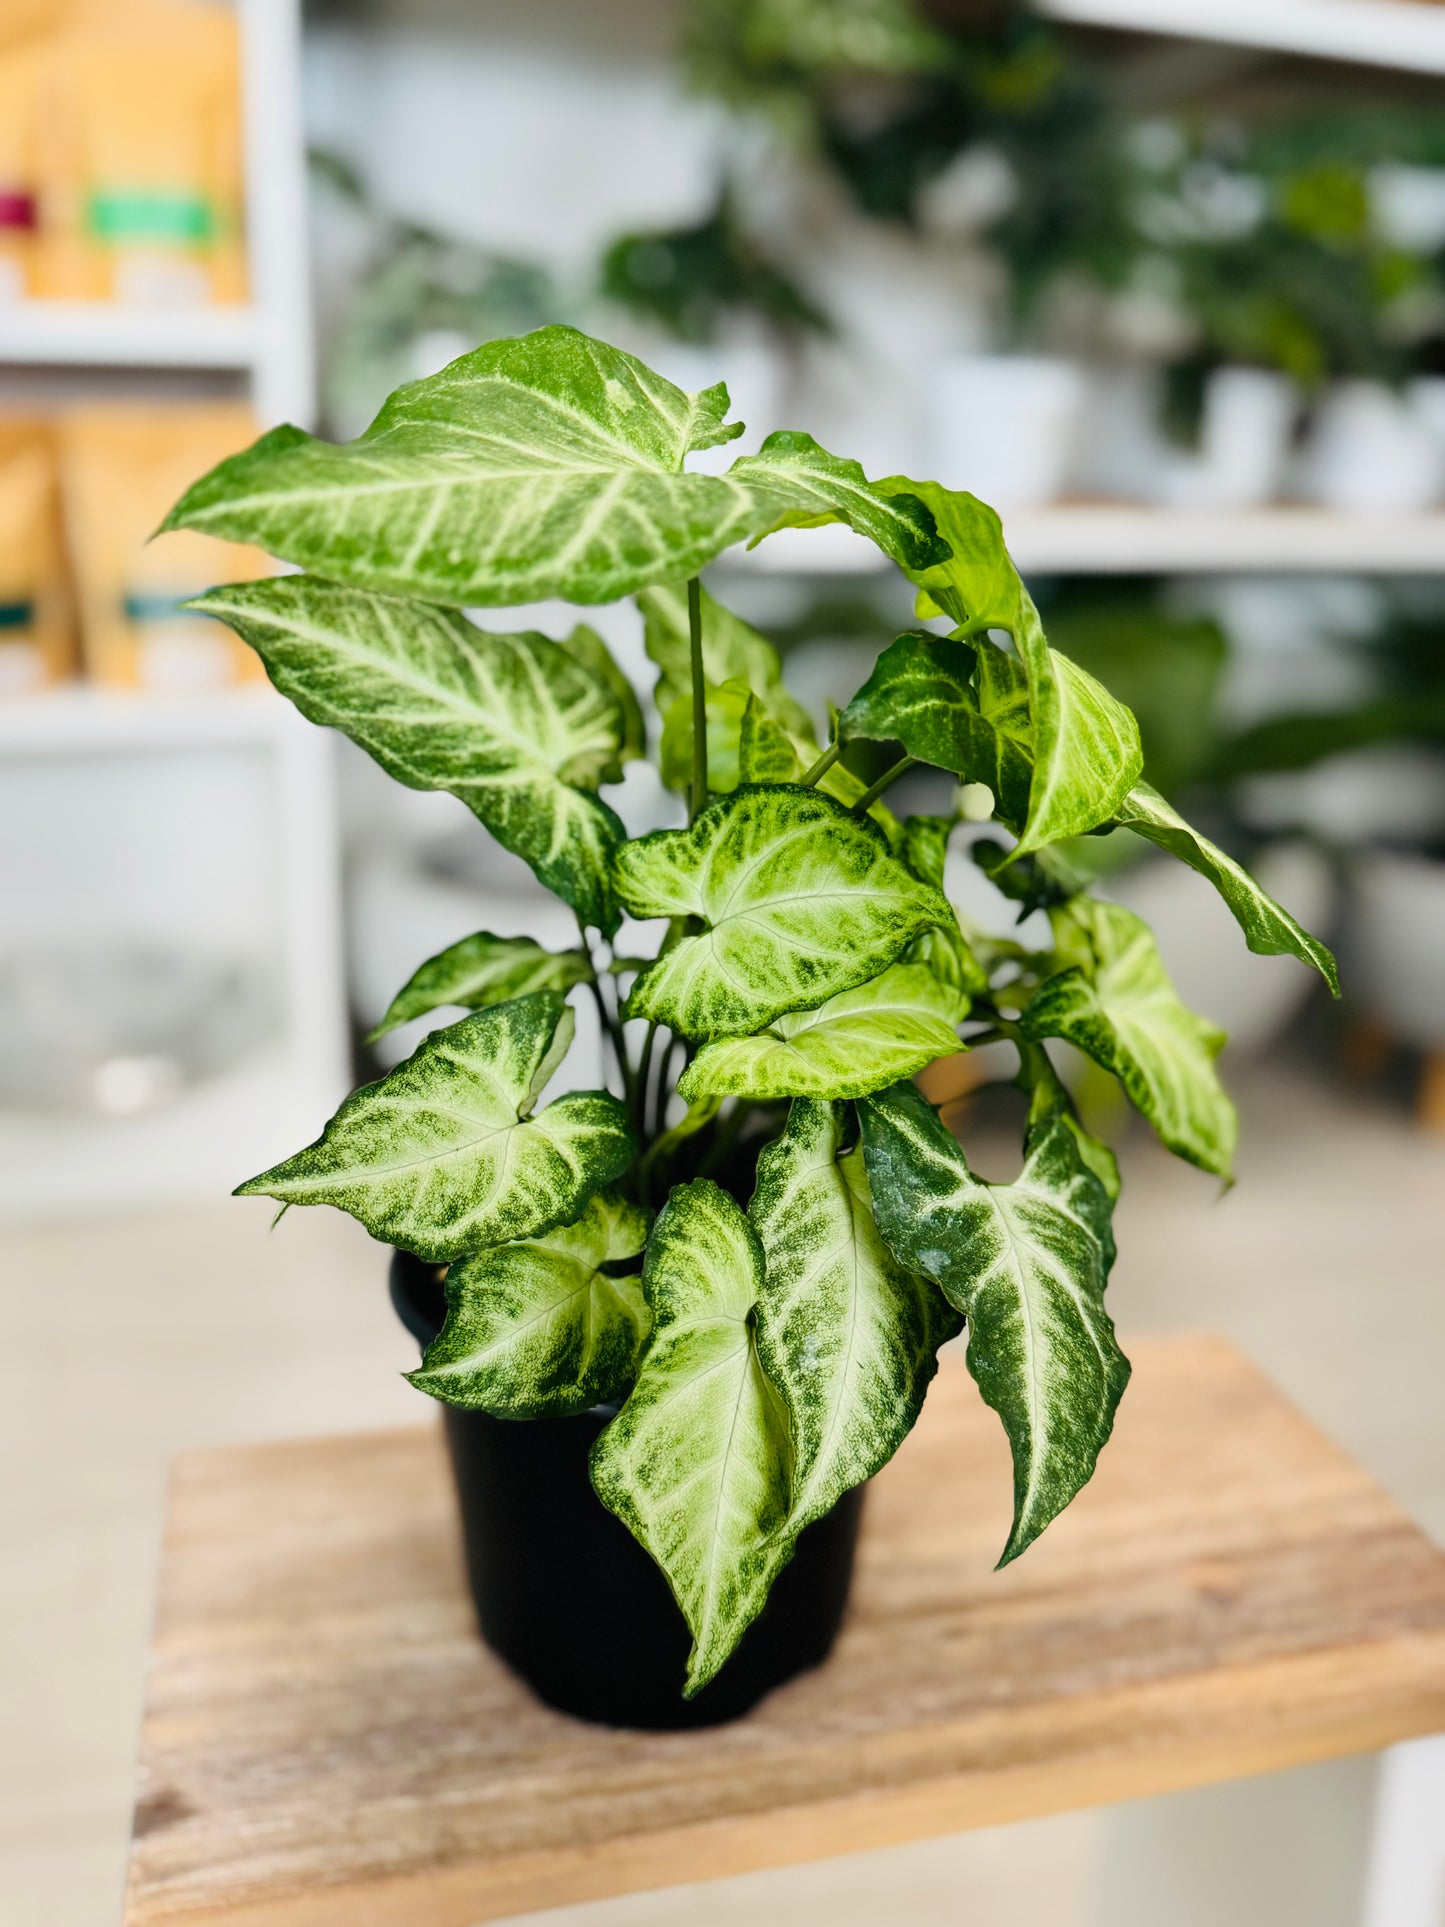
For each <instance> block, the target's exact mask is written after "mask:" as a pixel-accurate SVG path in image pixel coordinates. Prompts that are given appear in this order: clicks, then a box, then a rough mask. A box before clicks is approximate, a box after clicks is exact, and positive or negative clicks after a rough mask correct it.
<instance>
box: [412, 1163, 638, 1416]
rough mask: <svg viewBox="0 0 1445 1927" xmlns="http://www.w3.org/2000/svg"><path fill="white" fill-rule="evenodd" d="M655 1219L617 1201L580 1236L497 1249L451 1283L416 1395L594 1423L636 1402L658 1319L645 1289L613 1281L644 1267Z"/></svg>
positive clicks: (603, 1197) (453, 1275)
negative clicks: (613, 1408)
mask: <svg viewBox="0 0 1445 1927" xmlns="http://www.w3.org/2000/svg"><path fill="white" fill-rule="evenodd" d="M647 1226H648V1217H647V1213H646V1212H645V1211H641V1210H639V1209H638V1207H637V1206H636V1205H633V1204H628V1203H627V1202H626V1201H625V1200H624V1199H623V1198H621V1197H619V1196H618V1194H617V1193H616V1192H615V1191H603V1192H600V1193H599V1194H598V1196H596V1197H595V1198H593V1199H592V1201H591V1203H590V1204H589V1205H588V1206H587V1209H586V1210H585V1211H584V1212H583V1213H582V1216H581V1217H580V1218H579V1219H578V1220H577V1222H576V1223H575V1224H569V1225H564V1226H562V1227H560V1228H559V1229H558V1230H556V1231H549V1232H547V1233H546V1234H545V1235H544V1236H543V1237H540V1238H525V1239H521V1240H519V1241H518V1242H517V1243H515V1244H505V1245H497V1246H496V1247H495V1248H494V1249H493V1250H491V1251H479V1252H477V1253H476V1254H475V1255H474V1256H473V1257H470V1258H464V1259H463V1260H462V1261H461V1263H460V1264H455V1265H453V1266H452V1267H451V1269H450V1270H449V1271H448V1272H447V1285H446V1290H447V1317H446V1323H445V1324H444V1325H443V1326H442V1329H441V1331H440V1332H439V1333H438V1335H437V1337H436V1338H435V1339H434V1340H433V1341H432V1343H431V1344H430V1345H429V1346H428V1347H427V1353H426V1357H425V1358H424V1359H423V1360H422V1364H421V1369H420V1370H419V1371H415V1372H409V1373H408V1374H407V1376H408V1377H409V1378H410V1380H411V1382H412V1384H413V1385H416V1386H419V1387H420V1388H421V1390H422V1391H424V1392H430V1393H431V1394H432V1396H433V1397H434V1398H440V1399H445V1400H446V1402H447V1403H448V1404H449V1405H462V1406H466V1407H468V1408H473V1409H480V1410H482V1411H486V1412H495V1413H496V1414H497V1415H498V1416H499V1417H501V1418H543V1417H547V1416H554V1417H555V1416H561V1415H564V1414H567V1413H571V1412H585V1411H587V1410H588V1409H589V1408H590V1407H591V1406H593V1405H603V1404H608V1403H610V1402H611V1401H613V1400H615V1399H621V1398H625V1397H626V1396H627V1393H628V1392H629V1390H630V1389H631V1387H632V1382H633V1380H634V1378H635V1377H636V1374H637V1358H638V1353H639V1351H640V1350H641V1347H642V1344H643V1342H644V1340H645V1339H646V1337H647V1332H648V1328H649V1326H650V1325H651V1322H652V1320H651V1314H650V1313H649V1312H648V1309H647V1304H646V1301H645V1300H644V1298H643V1296H642V1281H641V1279H640V1278H637V1277H621V1278H613V1277H609V1276H608V1274H607V1273H606V1272H605V1271H603V1269H602V1267H603V1265H605V1264H613V1263H617V1262H620V1261H621V1260H624V1259H627V1258H634V1257H636V1255H637V1253H638V1252H639V1251H641V1249H642V1247H643V1245H644V1244H645V1243H646V1241H647Z"/></svg>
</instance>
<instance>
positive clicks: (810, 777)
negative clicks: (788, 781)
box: [798, 743, 843, 790]
mask: <svg viewBox="0 0 1445 1927" xmlns="http://www.w3.org/2000/svg"><path fill="white" fill-rule="evenodd" d="M842 754H843V745H842V744H841V743H829V745H828V747H827V748H826V749H825V750H824V751H823V754H822V755H821V756H820V757H819V758H818V760H817V762H816V763H814V765H813V767H812V768H811V769H810V770H808V771H806V772H805V774H803V775H802V776H800V777H799V778H798V787H799V788H800V789H805V790H810V789H811V788H812V787H813V785H814V783H817V782H821V780H822V779H823V777H825V776H826V775H827V774H828V771H829V770H830V769H831V768H832V767H833V765H834V763H836V762H837V760H838V758H839V757H840V756H841V755H842Z"/></svg>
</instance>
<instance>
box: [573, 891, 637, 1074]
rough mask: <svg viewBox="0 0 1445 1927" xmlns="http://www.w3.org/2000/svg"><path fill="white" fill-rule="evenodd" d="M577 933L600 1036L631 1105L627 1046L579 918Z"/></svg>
mask: <svg viewBox="0 0 1445 1927" xmlns="http://www.w3.org/2000/svg"><path fill="white" fill-rule="evenodd" d="M577 931H578V935H579V936H580V937H581V939H582V948H583V950H585V951H586V953H587V961H588V963H589V964H591V966H592V974H591V976H590V977H588V979H587V988H588V989H589V990H590V991H591V992H592V1001H593V1002H594V1003H595V1004H596V1006H597V1018H598V1022H599V1023H600V1024H601V1026H602V1035H603V1037H604V1038H606V1040H607V1041H608V1043H610V1044H611V1046H612V1054H613V1056H614V1057H615V1058H616V1059H617V1068H618V1070H619V1071H620V1072H621V1074H622V1091H623V1095H624V1096H625V1097H626V1099H627V1101H628V1103H629V1104H631V1102H632V1094H633V1088H634V1086H633V1079H632V1064H631V1062H630V1060H629V1058H628V1055H627V1044H626V1040H625V1039H624V1037H623V1035H622V1025H621V1023H620V1022H619V1021H618V1019H617V1018H616V1017H614V1016H613V1014H612V1012H611V1011H610V1010H608V1008H607V999H606V998H605V997H604V996H603V995H602V982H601V979H600V978H599V977H598V975H597V960H596V958H595V957H594V956H593V955H592V945H591V943H590V942H589V941H588V938H587V926H586V924H584V923H583V921H582V919H581V918H580V917H579V918H578V919H577ZM604 1075H605V1073H604Z"/></svg>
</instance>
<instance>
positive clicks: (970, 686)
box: [838, 633, 1034, 829]
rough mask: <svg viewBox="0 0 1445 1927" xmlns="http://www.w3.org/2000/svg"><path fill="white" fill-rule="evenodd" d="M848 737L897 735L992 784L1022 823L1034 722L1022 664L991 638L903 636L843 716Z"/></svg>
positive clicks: (891, 738)
mask: <svg viewBox="0 0 1445 1927" xmlns="http://www.w3.org/2000/svg"><path fill="white" fill-rule="evenodd" d="M838 726H839V729H840V730H841V732H842V735H843V738H844V740H845V741H851V740H853V739H854V738H855V737H860V736H861V737H866V738H870V739H872V740H873V741H878V742H899V743H901V744H902V745H903V747H904V749H906V750H907V752H908V754H909V755H910V756H916V757H917V758H918V760H919V761H920V762H922V763H933V764H935V765H936V766H937V767H938V768H939V769H947V770H952V771H953V772H954V774H955V775H957V776H961V777H962V778H963V780H964V781H965V782H967V783H983V784H985V785H986V786H987V787H988V788H989V789H990V790H991V791H992V792H993V796H994V800H995V804H996V806H997V809H998V812H999V815H1000V816H1001V817H1002V819H1003V821H1004V822H1006V823H1008V824H1009V825H1010V826H1011V827H1014V828H1018V829H1021V828H1022V827H1023V823H1024V820H1025V818H1026V817H1027V815H1028V806H1029V786H1030V784H1031V782H1032V780H1033V768H1034V764H1033V726H1032V724H1031V722H1030V720H1029V700H1028V681H1027V678H1026V676H1025V674H1024V670H1023V666H1022V664H1021V663H1019V662H1018V661H1017V660H1016V659H1015V658H1014V657H1012V656H1006V655H1005V654H1004V653H1003V651H1002V650H1001V649H996V648H995V647H994V646H993V644H992V643H988V642H985V643H983V644H981V645H980V646H979V647H978V648H973V647H971V646H970V645H969V644H968V643H966V642H960V641H956V640H953V639H951V638H948V637H944V636H930V635H920V634H916V633H910V634H907V635H902V636H899V637H898V639H897V641H896V642H892V643H890V644H889V646H888V647H887V648H886V649H885V650H884V651H883V654H882V655H881V656H880V657H879V658H878V661H877V663H876V665H875V667H874V670H873V673H872V675H871V676H870V677H869V678H868V680H867V682H866V683H864V685H863V687H862V688H861V689H860V690H859V691H858V693H857V695H856V696H855V697H854V698H853V700H852V702H850V703H849V705H848V707H847V708H846V709H845V710H844V711H843V714H842V716H841V717H840V718H839V725H838Z"/></svg>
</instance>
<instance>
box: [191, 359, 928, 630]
mask: <svg viewBox="0 0 1445 1927" xmlns="http://www.w3.org/2000/svg"><path fill="white" fill-rule="evenodd" d="M727 410H728V395H727V390H726V388H724V387H723V386H722V385H721V384H718V386H716V387H714V388H709V389H706V390H704V391H703V392H702V393H701V394H696V395H689V394H685V393H684V392H683V390H682V389H680V388H674V387H673V385H672V383H671V382H669V381H664V380H663V378H662V377H661V376H660V375H657V374H654V373H653V372H652V370H651V369H650V368H647V367H645V366H644V365H643V364H642V363H641V362H640V361H637V360H635V359H634V357H633V356H631V355H628V354H624V353H623V352H622V351H621V350H620V349H617V348H610V347H608V346H607V344H606V343H605V342H601V341H593V340H591V339H590V338H589V337H588V336H586V335H584V334H579V333H578V332H577V330H576V329H574V328H564V327H550V328H540V329H538V330H537V331H536V332H535V333H534V334H530V335H521V336H514V337H512V338H510V339H507V340H501V341H491V342H488V343H486V344H485V345H484V346H483V347H480V348H477V349H475V350H474V351H473V352H472V353H471V354H467V355H463V356H462V357H461V358H460V359H459V360H457V361H454V362H452V363H451V365H450V366H449V367H447V368H444V369H442V371H441V372H440V373H439V374H436V375H429V376H427V377H426V378H425V379H424V380H422V381H414V382H409V383H408V384H407V385H406V386H405V387H404V388H399V389H398V390H397V391H396V393H395V394H394V395H393V396H392V397H391V398H390V400H389V401H387V402H386V404H385V405H384V406H383V408H382V410H381V413H380V414H379V415H378V416H377V418H376V420H375V421H374V422H373V423H372V424H371V426H370V428H368V429H367V430H366V431H365V433H364V434H362V435H361V436H359V437H358V439H357V440H356V441H354V442H348V443H346V444H345V445H344V446H341V447H338V446H336V445H334V444H333V443H330V442H323V441H317V440H316V439H315V438H314V437H312V436H310V435H306V434H303V433H302V431H301V430H300V429H298V428H289V427H288V428H278V429H275V430H273V431H272V433H271V434H269V435H265V436H263V437H262V439H261V440H260V441H259V442H257V443H256V444H255V445H254V446H253V447H251V448H249V449H247V450H245V451H244V452H243V453H242V454H240V455H233V456H232V457H231V458H230V459H229V460H228V461H225V462H222V463H221V465H220V466H219V467H218V468H215V469H213V470H212V471H211V472H210V474H208V475H205V476H203V477H202V478H201V480H200V481H198V482H196V483H195V484H194V485H193V486H192V487H191V488H190V489H188V490H187V492H186V494H185V495H184V496H183V497H182V498H181V500H180V501H179V502H178V503H177V505H176V507H175V508H174V509H172V511H171V513H170V515H169V516H168V517H167V519H166V522H165V527H166V528H189V529H199V530H201V531H203V532H204V533H206V534H209V535H219V536H224V537H226V538H227V539H229V540H231V541H236V542H253V543H255V544H257V546H259V547H260V548H263V549H267V550H269V551H270V553H271V554H272V555H279V556H284V557H285V558H286V560H287V561H289V562H297V563H300V564H301V565H302V567H303V568H307V569H314V570H315V571H316V573H317V574H319V575H329V576H333V577H336V578H338V579H339V580H342V581H345V582H349V583H351V584H352V585H353V586H354V587H356V588H361V589H376V590H380V591H382V592H384V593H387V594H391V595H407V596H421V597H423V598H425V599H426V600H427V601H430V602H440V603H447V604H450V605H452V606H456V607H460V606H464V605H477V606H488V607H506V606H509V605H515V604H518V603H524V602H538V601H542V600H545V599H546V598H548V597H552V596H560V597H563V598H564V599H565V600H566V601H568V602H582V603H595V602H611V601H614V600H615V599H616V598H617V597H618V596H623V595H631V594H633V592H634V591H636V590H637V589H640V588H642V587H644V586H645V585H646V584H648V583H651V582H664V581H679V580H685V579H686V578H687V577H689V576H692V575H695V574H696V573H697V572H698V570H699V569H701V568H703V567H704V566H705V565H706V564H707V563H709V562H711V561H712V559H713V557H714V556H716V555H718V554H720V553H721V551H722V550H723V549H725V548H728V547H729V546H730V545H731V544H732V543H734V542H738V541H743V540H746V539H747V538H749V537H752V536H756V535H761V534H763V533H765V532H766V531H767V530H769V529H772V528H776V527H778V526H780V525H781V524H782V523H783V522H785V521H787V520H789V519H793V518H797V517H799V516H811V515H813V514H814V513H816V512H817V511H818V510H819V509H822V508H826V509H828V510H829V511H831V512H832V513H834V514H836V515H841V516H842V517H843V518H844V519H846V520H847V521H849V522H851V523H852V524H853V525H854V526H855V527H857V528H860V529H861V530H862V531H863V532H864V533H865V534H867V535H870V536H872V537H873V538H874V539H875V540H877V541H879V542H880V543H881V544H883V545H884V546H885V547H888V548H889V552H890V553H896V554H897V555H898V556H899V557H903V556H908V557H910V558H912V561H913V563H914V564H915V565H916V566H920V567H921V566H926V564H927V562H928V561H931V560H933V559H935V558H936V557H937V556H939V555H941V554H942V553H943V547H942V545H941V544H940V543H939V542H938V540H937V538H936V536H935V535H934V534H933V526H932V521H931V519H930V517H929V515H928V512H927V510H926V509H924V508H923V507H922V506H921V505H920V504H919V503H917V502H915V501H893V502H890V501H888V500H886V499H885V498H884V497H883V496H881V495H879V494H878V493H877V492H876V491H874V490H872V489H870V488H869V486H868V484H867V482H866V481H865V480H864V479H863V473H862V470H861V469H859V468H858V466H857V464H856V463H853V462H843V461H839V460H837V459H836V458H835V457H833V456H830V455H828V454H827V453H826V451H824V450H822V449H819V448H817V446H816V444H813V443H812V442H811V441H810V439H809V438H808V437H806V436H801V437H782V438H779V437H777V436H772V437H769V441H768V442H767V443H765V444H764V447H763V451H762V452H761V453H760V454H758V455H755V456H750V457H748V458H747V460H746V461H745V462H739V463H735V464H734V465H733V468H732V469H731V470H730V471H729V472H728V474H726V475H704V474H698V473H689V472H685V471H684V468H683V464H684V462H685V460H686V458H687V456H688V455H689V454H691V453H692V452H693V451H695V450H698V449H704V448H711V447H713V446H715V445H716V444H717V443H719V442H726V441H730V440H731V439H732V438H733V436H735V435H738V434H741V432H742V424H741V423H740V422H739V423H733V424H728V425H725V424H724V420H723V418H724V416H725V415H726V414H727ZM774 443H779V444H780V445H779V446H778V447H777V448H772V444H774ZM803 444H806V447H805V446H803ZM770 449H771V452H769V451H770ZM890 545H891V546H890Z"/></svg>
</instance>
